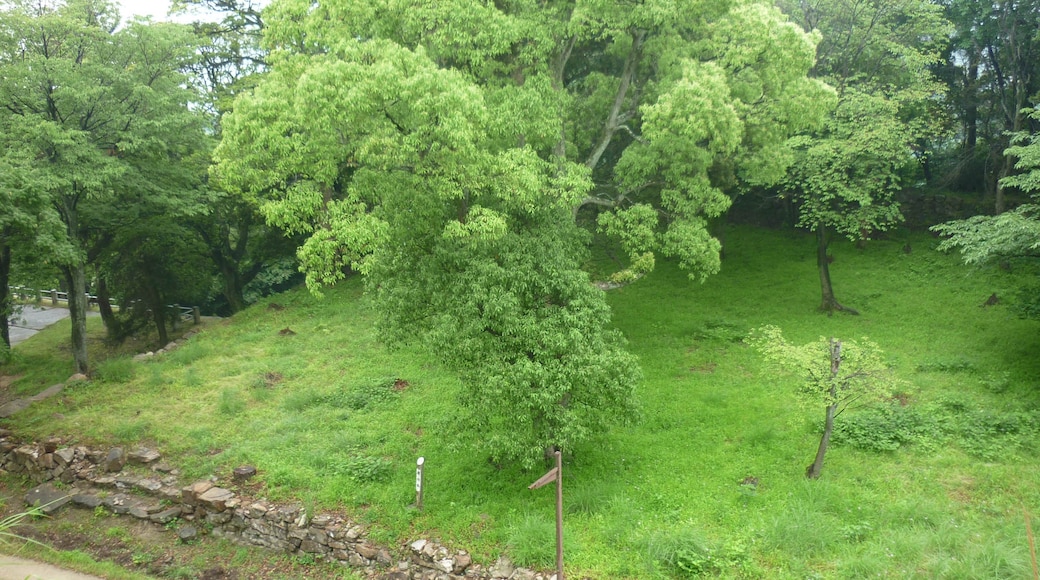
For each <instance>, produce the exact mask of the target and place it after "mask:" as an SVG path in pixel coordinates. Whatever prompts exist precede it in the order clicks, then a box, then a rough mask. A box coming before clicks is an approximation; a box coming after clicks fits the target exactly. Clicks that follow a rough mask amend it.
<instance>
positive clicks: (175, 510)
mask: <svg viewBox="0 0 1040 580" xmlns="http://www.w3.org/2000/svg"><path fill="white" fill-rule="evenodd" d="M180 516H181V508H179V507H172V508H170V509H168V510H164V511H161V512H159V513H157V514H152V515H151V517H149V518H148V519H150V520H152V521H153V522H155V523H157V524H168V523H170V522H172V521H173V520H175V519H177V518H179V517H180Z"/></svg>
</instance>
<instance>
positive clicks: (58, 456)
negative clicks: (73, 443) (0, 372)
mask: <svg viewBox="0 0 1040 580" xmlns="http://www.w3.org/2000/svg"><path fill="white" fill-rule="evenodd" d="M75 457H76V452H75V451H74V450H72V449H70V448H68V447H66V448H65V449H58V450H57V451H55V452H54V460H55V461H57V462H58V465H61V466H66V465H68V464H70V463H72V461H73V459H75Z"/></svg>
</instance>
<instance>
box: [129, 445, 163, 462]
mask: <svg viewBox="0 0 1040 580" xmlns="http://www.w3.org/2000/svg"><path fill="white" fill-rule="evenodd" d="M160 457H162V456H161V455H159V452H158V451H156V450H154V449H148V448H146V447H138V448H137V449H134V450H133V451H132V452H130V453H128V454H127V456H126V459H127V460H128V461H130V462H131V463H139V464H147V463H152V462H154V461H158V460H159V458H160Z"/></svg>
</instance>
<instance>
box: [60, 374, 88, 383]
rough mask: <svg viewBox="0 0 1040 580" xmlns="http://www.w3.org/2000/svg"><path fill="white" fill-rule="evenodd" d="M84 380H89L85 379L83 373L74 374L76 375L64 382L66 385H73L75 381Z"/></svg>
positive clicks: (85, 376)
mask: <svg viewBox="0 0 1040 580" xmlns="http://www.w3.org/2000/svg"><path fill="white" fill-rule="evenodd" d="M86 380H89V379H87V375H85V374H83V373H76V374H74V375H72V376H71V377H69V380H67V381H65V382H66V383H75V382H77V381H86Z"/></svg>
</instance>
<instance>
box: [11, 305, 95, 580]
mask: <svg viewBox="0 0 1040 580" xmlns="http://www.w3.org/2000/svg"><path fill="white" fill-rule="evenodd" d="M87 316H100V314H98V313H97V312H91V311H89V310H88V311H87ZM68 317H69V309H68V308H52V307H49V306H34V305H32V304H27V305H25V306H23V307H22V310H21V312H19V313H18V314H15V315H14V316H12V317H11V346H14V345H16V344H18V343H20V342H23V341H25V340H27V339H28V338H29V337H30V336H32V335H34V334H36V333H37V332H39V331H41V330H43V329H44V328H47V327H48V326H50V325H52V324H54V323H55V322H58V321H59V320H63V319H65V318H68ZM0 580H3V579H2V578H0Z"/></svg>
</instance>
